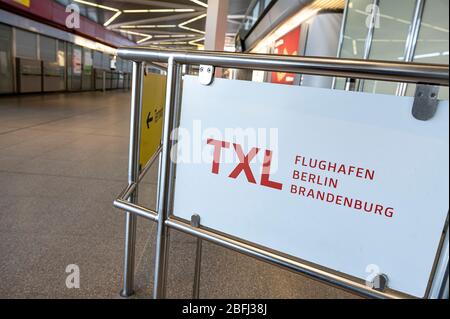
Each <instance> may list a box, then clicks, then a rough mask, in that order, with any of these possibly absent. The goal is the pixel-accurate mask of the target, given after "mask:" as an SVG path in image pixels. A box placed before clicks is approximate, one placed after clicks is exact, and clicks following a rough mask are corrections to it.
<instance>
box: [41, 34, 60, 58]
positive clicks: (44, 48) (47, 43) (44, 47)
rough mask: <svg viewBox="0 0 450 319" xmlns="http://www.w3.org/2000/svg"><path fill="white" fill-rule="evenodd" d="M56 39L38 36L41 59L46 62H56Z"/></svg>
mask: <svg viewBox="0 0 450 319" xmlns="http://www.w3.org/2000/svg"><path fill="white" fill-rule="evenodd" d="M56 43H57V42H56V39H52V38H48V37H45V36H42V35H41V36H40V38H39V47H40V53H41V60H44V61H48V62H56V56H57V53H56V51H57V50H56Z"/></svg>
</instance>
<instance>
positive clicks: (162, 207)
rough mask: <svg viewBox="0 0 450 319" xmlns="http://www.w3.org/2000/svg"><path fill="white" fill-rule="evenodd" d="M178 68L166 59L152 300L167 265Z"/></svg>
mask: <svg viewBox="0 0 450 319" xmlns="http://www.w3.org/2000/svg"><path fill="white" fill-rule="evenodd" d="M181 76H182V74H181V65H180V64H179V63H177V62H175V61H174V59H169V60H168V66H167V91H166V106H165V111H164V129H163V141H162V152H161V166H160V167H161V170H160V181H159V186H158V187H159V189H158V222H157V223H158V226H157V234H156V257H155V282H154V292H153V294H154V298H165V294H166V279H167V263H168V259H169V252H168V250H169V244H170V243H169V241H170V238H169V229H168V228H167V226H166V220H167V219H168V218H169V215H170V207H171V205H170V201H171V198H172V194H173V178H174V165H173V162H172V160H171V157H170V156H171V154H170V150H171V143H172V142H171V140H170V134H171V133H172V130H173V128H174V125H175V124H176V121H177V114H178V112H177V109H178V107H179V94H180V92H181Z"/></svg>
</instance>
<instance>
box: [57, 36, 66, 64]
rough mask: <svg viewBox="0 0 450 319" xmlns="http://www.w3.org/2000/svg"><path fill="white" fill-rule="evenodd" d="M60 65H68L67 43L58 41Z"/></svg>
mask: <svg viewBox="0 0 450 319" xmlns="http://www.w3.org/2000/svg"><path fill="white" fill-rule="evenodd" d="M57 59H58V65H59V66H61V67H63V66H65V65H66V43H65V42H64V41H58V57H57Z"/></svg>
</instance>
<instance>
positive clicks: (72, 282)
mask: <svg viewBox="0 0 450 319" xmlns="http://www.w3.org/2000/svg"><path fill="white" fill-rule="evenodd" d="M66 274H69V275H68V276H67V277H66V287H67V288H68V289H80V267H79V266H78V265H75V264H70V265H67V267H66Z"/></svg>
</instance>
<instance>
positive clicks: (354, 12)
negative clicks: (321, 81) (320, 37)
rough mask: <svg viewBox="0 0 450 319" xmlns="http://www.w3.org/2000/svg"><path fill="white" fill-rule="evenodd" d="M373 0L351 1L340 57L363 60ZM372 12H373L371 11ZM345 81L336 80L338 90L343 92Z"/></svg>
mask: <svg viewBox="0 0 450 319" xmlns="http://www.w3.org/2000/svg"><path fill="white" fill-rule="evenodd" d="M372 4H373V0H351V1H349V3H348V8H347V20H346V21H345V22H344V23H345V30H344V39H343V41H342V50H341V54H340V57H341V58H347V59H362V58H363V56H364V48H365V43H366V38H367V33H368V32H369V29H368V28H367V18H368V11H369V10H370V8H371V5H372ZM369 12H371V11H369ZM344 87H345V79H344V78H337V79H336V88H338V89H341V90H343V89H344Z"/></svg>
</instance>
